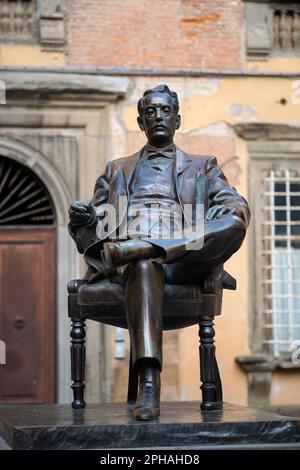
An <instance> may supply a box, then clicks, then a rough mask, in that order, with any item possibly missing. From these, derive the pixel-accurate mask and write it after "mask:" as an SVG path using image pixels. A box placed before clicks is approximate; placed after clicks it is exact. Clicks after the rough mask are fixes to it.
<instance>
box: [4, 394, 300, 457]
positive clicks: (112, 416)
mask: <svg viewBox="0 0 300 470" xmlns="http://www.w3.org/2000/svg"><path fill="white" fill-rule="evenodd" d="M0 434H2V436H3V437H4V439H5V440H6V441H7V443H8V444H9V445H10V446H11V447H12V448H13V449H116V448H122V449H124V448H127V449H132V448H147V449H149V448H164V449H167V448H174V447H175V448H198V449H201V448H211V447H217V448H228V447H229V448H230V447H231V448H235V447H236V446H240V447H241V448H248V447H251V448H258V449H259V448H266V447H267V448H274V447H275V448H280V447H292V448H297V447H299V448H300V422H299V420H297V419H294V418H291V417H285V416H280V415H277V414H274V413H270V412H265V411H261V410H255V409H252V408H246V407H243V406H237V405H231V404H225V405H224V409H223V410H222V411H209V412H208V411H205V412H201V411H200V410H199V402H165V403H162V406H161V417H160V419H159V420H157V421H151V422H136V421H135V420H133V418H132V417H131V407H130V406H128V405H126V404H119V403H103V404H99V405H88V406H87V408H86V409H85V410H72V409H71V407H70V405H38V406H28V405H10V406H1V407H0Z"/></svg>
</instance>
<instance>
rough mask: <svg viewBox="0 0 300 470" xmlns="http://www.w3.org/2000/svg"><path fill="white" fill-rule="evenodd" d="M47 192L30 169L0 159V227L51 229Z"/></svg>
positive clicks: (51, 205) (52, 217) (53, 216)
mask: <svg viewBox="0 0 300 470" xmlns="http://www.w3.org/2000/svg"><path fill="white" fill-rule="evenodd" d="M54 222H55V215H54V208H53V204H52V201H51V198H50V195H49V194H48V191H47V190H46V188H45V187H44V185H43V184H42V182H41V181H40V180H39V178H38V177H37V176H36V175H35V173H33V171H31V170H30V169H29V168H27V167H25V166H24V165H21V164H20V163H18V162H16V161H14V160H11V159H9V158H4V157H0V226H1V225H53V224H54Z"/></svg>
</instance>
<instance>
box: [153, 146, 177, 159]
mask: <svg viewBox="0 0 300 470" xmlns="http://www.w3.org/2000/svg"><path fill="white" fill-rule="evenodd" d="M158 157H164V158H173V157H174V145H169V146H168V147H165V148H162V149H158V148H155V147H150V146H149V147H148V159H149V160H153V159H154V158H158Z"/></svg>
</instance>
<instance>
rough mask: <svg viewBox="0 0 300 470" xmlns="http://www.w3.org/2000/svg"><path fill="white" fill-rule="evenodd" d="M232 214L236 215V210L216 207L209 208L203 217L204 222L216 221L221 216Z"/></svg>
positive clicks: (228, 207) (227, 207) (220, 206)
mask: <svg viewBox="0 0 300 470" xmlns="http://www.w3.org/2000/svg"><path fill="white" fill-rule="evenodd" d="M225 214H232V215H237V210H236V208H235V207H230V206H222V205H217V206H213V207H210V208H209V209H208V211H207V212H206V215H205V220H212V219H218V218H219V217H221V216H222V215H225Z"/></svg>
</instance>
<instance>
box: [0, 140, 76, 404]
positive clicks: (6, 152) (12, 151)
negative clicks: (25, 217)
mask: <svg viewBox="0 0 300 470" xmlns="http://www.w3.org/2000/svg"><path fill="white" fill-rule="evenodd" d="M0 155H2V156H3V157H8V158H10V159H12V160H16V161H18V162H19V163H21V164H23V165H25V166H27V167H29V168H30V169H31V170H32V171H33V172H35V174H36V175H37V176H38V177H39V178H40V179H41V181H42V182H43V184H44V185H45V187H46V188H47V190H48V192H49V194H50V196H51V198H52V201H53V204H54V208H55V212H56V230H57V263H56V265H57V273H56V283H57V302H56V304H57V309H56V310H57V317H56V325H57V340H56V357H57V359H56V370H57V380H56V383H57V391H56V395H57V401H58V402H59V403H66V402H69V401H70V397H71V395H70V348H69V337H68V331H69V327H70V324H69V319H68V317H67V293H66V286H67V282H68V281H69V280H70V279H73V278H74V277H76V273H77V266H76V262H75V261H74V260H75V251H76V250H75V245H74V243H73V242H72V240H71V237H70V236H69V234H68V230H67V224H68V208H69V205H70V202H71V201H72V195H71V191H70V189H69V188H68V186H67V184H66V182H65V181H64V179H63V177H62V176H61V175H60V174H59V172H58V170H57V169H56V168H55V167H54V165H53V164H52V163H51V161H50V160H49V159H48V158H47V157H46V156H45V155H43V154H42V153H41V152H40V151H38V150H36V149H35V148H33V147H31V146H29V145H28V144H25V143H24V142H22V141H21V140H17V139H15V138H13V137H11V136H0Z"/></svg>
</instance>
